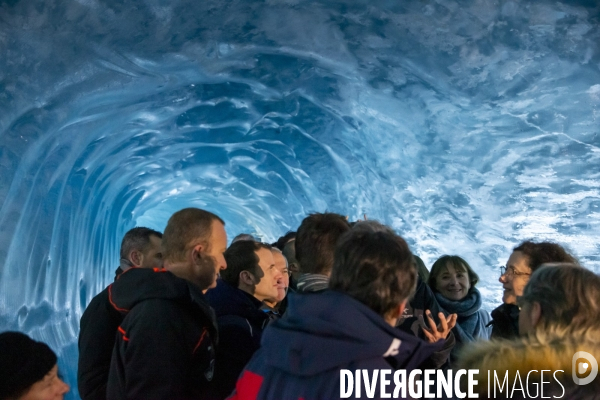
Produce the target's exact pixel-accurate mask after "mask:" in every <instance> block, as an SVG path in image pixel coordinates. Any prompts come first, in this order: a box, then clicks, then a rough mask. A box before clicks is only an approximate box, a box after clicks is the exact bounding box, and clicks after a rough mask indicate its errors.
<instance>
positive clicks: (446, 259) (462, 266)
mask: <svg viewBox="0 0 600 400" xmlns="http://www.w3.org/2000/svg"><path fill="white" fill-rule="evenodd" d="M448 263H450V264H451V265H452V266H453V267H454V270H456V271H466V272H467V274H469V284H470V285H471V287H475V285H477V282H479V275H477V273H476V272H475V271H473V268H471V266H470V265H469V263H468V262H466V261H465V259H464V258H462V257H459V256H449V255H443V256H441V257H440V258H438V259H437V260H436V261H435V262H434V263H433V265H432V266H431V272H429V280H428V281H427V284H428V285H429V287H430V288H431V290H433V291H434V292H437V291H438V290H437V288H436V282H435V279H436V278H437V276H438V275H439V274H441V273H442V270H443V268H446V265H447V264H448Z"/></svg>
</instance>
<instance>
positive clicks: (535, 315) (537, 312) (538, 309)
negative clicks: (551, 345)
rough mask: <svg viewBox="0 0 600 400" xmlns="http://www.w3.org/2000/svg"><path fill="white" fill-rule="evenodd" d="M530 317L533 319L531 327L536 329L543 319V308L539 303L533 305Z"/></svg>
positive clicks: (535, 302)
mask: <svg viewBox="0 0 600 400" xmlns="http://www.w3.org/2000/svg"><path fill="white" fill-rule="evenodd" d="M529 317H530V318H531V326H533V327H534V328H535V327H536V326H537V325H538V324H539V323H540V321H541V319H542V306H541V305H540V303H538V302H537V301H534V302H533V303H532V304H531V307H530V312H529Z"/></svg>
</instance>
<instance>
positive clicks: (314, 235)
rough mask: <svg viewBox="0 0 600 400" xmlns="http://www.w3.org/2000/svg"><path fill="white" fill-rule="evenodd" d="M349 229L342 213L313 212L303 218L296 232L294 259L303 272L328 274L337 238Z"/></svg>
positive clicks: (331, 265)
mask: <svg viewBox="0 0 600 400" xmlns="http://www.w3.org/2000/svg"><path fill="white" fill-rule="evenodd" d="M349 230H350V224H349V223H348V221H347V220H346V218H345V217H344V216H342V215H339V214H335V213H315V214H311V215H309V216H308V217H306V218H304V220H303V221H302V224H301V225H300V227H299V228H298V233H297V234H296V241H295V249H296V259H297V260H298V262H299V263H300V269H301V271H302V272H304V273H311V274H322V275H328V274H329V273H330V272H331V268H332V267H333V254H334V252H335V246H336V244H337V242H338V240H339V238H340V237H341V236H342V235H343V234H344V233H346V232H347V231H349Z"/></svg>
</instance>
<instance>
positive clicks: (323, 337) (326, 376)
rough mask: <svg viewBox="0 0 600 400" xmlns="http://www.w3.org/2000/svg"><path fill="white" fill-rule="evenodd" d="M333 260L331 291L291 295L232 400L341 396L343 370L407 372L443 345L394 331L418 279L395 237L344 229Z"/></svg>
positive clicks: (403, 246)
mask: <svg viewBox="0 0 600 400" xmlns="http://www.w3.org/2000/svg"><path fill="white" fill-rule="evenodd" d="M334 260H335V261H334V265H333V269H332V272H331V277H330V280H329V288H330V290H326V291H323V292H318V293H307V294H303V295H292V296H291V297H290V302H289V308H288V311H287V312H286V314H285V315H284V316H283V317H282V318H281V319H279V320H278V321H275V322H274V323H272V324H271V325H269V327H268V328H267V329H266V330H265V332H264V333H263V338H262V346H261V348H260V349H259V350H258V351H257V352H256V353H255V354H254V356H253V357H252V360H251V361H250V362H249V363H248V365H247V366H246V368H245V369H244V371H243V372H242V374H241V375H240V378H239V379H238V381H237V383H236V390H235V392H234V393H233V394H232V396H231V397H230V398H231V399H299V398H304V399H316V398H327V399H336V398H340V382H341V379H340V370H341V369H349V370H352V371H354V370H356V369H364V370H366V371H367V372H368V373H370V374H372V372H373V370H375V369H381V368H386V369H400V368H402V369H406V370H407V373H410V371H411V370H412V369H414V368H416V367H418V366H419V365H420V364H421V363H422V362H423V360H425V359H427V358H428V357H429V356H430V355H431V353H432V352H434V351H435V350H437V349H438V347H439V346H440V345H441V343H436V344H428V343H426V342H424V341H422V340H421V339H419V338H417V337H415V336H414V335H412V334H408V333H405V332H402V331H400V330H398V329H395V328H394V326H395V325H396V321H397V320H398V318H399V317H400V315H402V312H403V309H404V307H405V305H406V303H407V301H408V298H409V297H410V295H411V294H412V292H413V291H414V288H415V283H416V278H417V271H416V269H415V267H414V265H413V258H412V254H411V252H410V250H409V248H408V245H407V244H406V242H405V241H404V240H403V239H402V238H401V237H399V236H397V235H395V234H390V233H387V232H376V233H373V232H364V231H350V232H348V233H346V234H345V235H344V236H342V238H341V239H340V241H339V243H338V245H337V248H336V250H335V257H334ZM361 393H362V395H363V396H366V394H365V387H364V384H363V385H362V390H361Z"/></svg>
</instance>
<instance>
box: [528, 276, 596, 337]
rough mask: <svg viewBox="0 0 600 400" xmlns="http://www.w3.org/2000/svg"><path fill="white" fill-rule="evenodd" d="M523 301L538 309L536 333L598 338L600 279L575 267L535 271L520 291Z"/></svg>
mask: <svg viewBox="0 0 600 400" xmlns="http://www.w3.org/2000/svg"><path fill="white" fill-rule="evenodd" d="M521 301H523V302H527V303H533V302H537V303H539V304H540V306H541V320H540V323H539V325H538V326H537V327H536V331H537V332H536V333H537V334H542V335H543V334H545V333H549V334H550V336H552V334H557V335H560V336H563V335H569V336H574V337H576V338H584V337H585V336H586V335H591V336H588V337H592V338H595V339H594V340H597V338H598V335H600V319H599V318H598V316H599V315H600V277H599V276H598V275H596V274H594V273H593V272H592V271H589V270H587V269H585V268H582V267H580V266H579V265H576V264H570V265H568V264H562V265H559V264H557V265H545V266H542V267H540V268H538V269H537V271H535V272H534V273H533V274H532V275H531V278H530V280H529V283H528V284H527V286H525V290H524V292H523V296H522V300H521Z"/></svg>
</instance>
